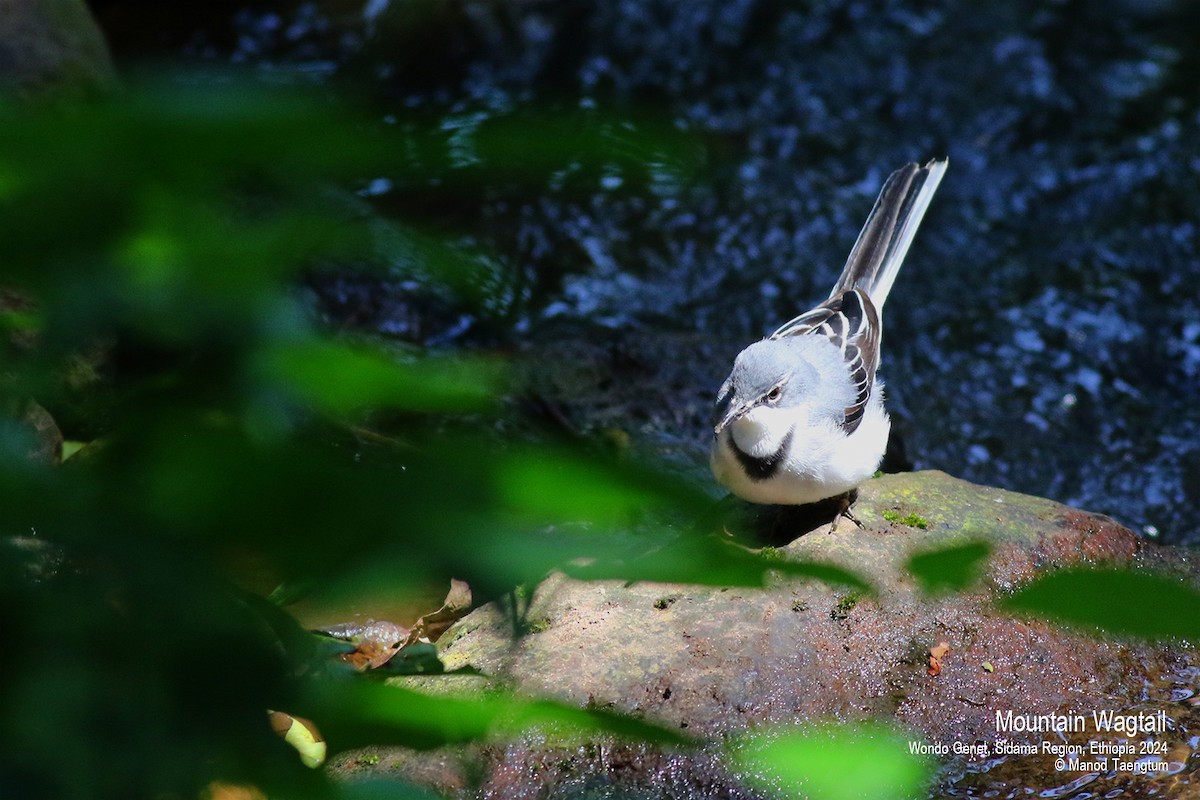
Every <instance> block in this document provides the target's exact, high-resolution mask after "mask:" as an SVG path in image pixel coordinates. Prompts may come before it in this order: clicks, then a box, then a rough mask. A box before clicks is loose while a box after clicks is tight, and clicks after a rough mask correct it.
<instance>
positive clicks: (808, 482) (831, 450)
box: [710, 402, 891, 505]
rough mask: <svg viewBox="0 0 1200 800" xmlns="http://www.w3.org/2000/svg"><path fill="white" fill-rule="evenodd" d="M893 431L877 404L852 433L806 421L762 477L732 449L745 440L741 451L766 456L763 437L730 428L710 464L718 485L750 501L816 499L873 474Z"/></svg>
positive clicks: (775, 502)
mask: <svg viewBox="0 0 1200 800" xmlns="http://www.w3.org/2000/svg"><path fill="white" fill-rule="evenodd" d="M731 427H732V426H731ZM890 429H891V422H890V420H889V419H888V416H887V412H885V411H884V410H883V407H882V404H881V403H877V402H872V403H869V404H868V405H867V408H866V412H865V413H864V415H863V418H862V421H861V422H860V423H859V426H858V428H857V429H856V430H855V431H854V433H852V434H851V435H850V436H849V437H847V436H846V435H845V433H844V432H843V431H842V430H841V428H840V427H836V426H832V425H806V426H804V427H803V428H802V429H798V430H797V431H796V433H795V434H794V438H793V441H792V442H791V446H790V447H789V448H788V450H787V454H786V456H785V457H784V459H783V462H782V463H781V464H779V466H778V468H777V469H776V470H775V471H774V473H773V474H772V475H771V476H770V477H768V478H764V479H755V478H753V477H751V476H750V475H749V474H747V472H746V470H745V469H744V468H743V466H742V464H741V463H740V462H739V460H738V458H737V455H736V453H735V452H734V447H735V446H737V445H738V443H741V444H745V445H749V446H750V447H753V449H750V447H747V448H746V449H743V452H746V453H748V454H749V455H751V456H754V457H756V458H761V457H763V456H764V455H768V454H769V453H770V451H766V452H763V451H764V450H765V447H763V446H762V444H761V438H759V439H755V438H754V437H753V435H752V434H753V431H748V432H747V433H745V434H744V435H739V434H737V433H735V432H734V431H732V430H730V429H726V430H725V431H723V432H722V433H721V435H720V436H719V437H717V438H716V439H715V440H714V441H713V447H712V452H711V455H710V465H711V466H712V470H713V474H714V475H715V476H716V478H717V480H718V481H719V482H720V483H722V484H723V485H724V486H725V487H727V488H728V489H729V490H730V491H731V492H733V493H734V494H736V495H737V496H738V497H741V498H742V499H744V500H749V501H750V502H752V503H766V504H772V505H803V504H805V503H815V502H817V501H819V500H824V499H826V498H829V497H836V496H838V495H840V494H843V493H845V492H848V491H850V490H851V489H854V488H855V487H857V486H858V485H859V484H861V483H862V482H863V481H865V480H866V479H867V478H869V477H871V476H872V475H873V474H874V473H875V471H876V470H877V469H879V464H880V462H881V461H882V460H883V454H884V450H885V449H886V448H887V440H888V433H889V431H890ZM756 445H757V446H756ZM755 451H757V452H755Z"/></svg>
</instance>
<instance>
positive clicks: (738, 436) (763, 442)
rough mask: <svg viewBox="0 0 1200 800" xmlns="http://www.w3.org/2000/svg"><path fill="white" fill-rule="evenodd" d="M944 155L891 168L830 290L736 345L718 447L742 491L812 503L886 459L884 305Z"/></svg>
mask: <svg viewBox="0 0 1200 800" xmlns="http://www.w3.org/2000/svg"><path fill="white" fill-rule="evenodd" d="M946 164H947V161H946V159H944V158H943V159H940V160H934V161H930V162H929V163H928V164H926V165H925V166H923V167H921V166H918V165H916V164H907V165H905V166H903V167H901V168H900V169H898V170H896V171H895V172H893V173H892V175H891V176H890V177H889V178H888V179H887V181H886V182H885V183H884V184H883V189H882V190H881V191H880V193H879V199H877V200H876V201H875V207H874V208H873V209H871V214H870V216H868V217H867V223H866V225H864V226H863V229H862V232H861V233H860V234H859V235H858V241H857V242H855V243H854V249H853V250H851V251H850V257H849V259H847V260H846V267H845V269H843V270H842V277H841V278H839V279H838V282H837V285H836V286H834V287H833V292H832V293H831V294H830V295H829V299H828V300H826V301H825V302H823V303H821V304H820V305H819V306H817V307H816V308H814V309H813V310H811V311H808V312H806V313H804V314H801V315H800V316H798V317H796V318H795V319H793V320H791V321H790V322H788V323H786V324H785V325H783V326H782V327H780V328H779V330H777V331H775V332H774V333H772V334H771V335H770V336H768V337H767V338H766V339H763V340H762V341H761V342H755V343H754V344H752V345H750V346H749V347H747V348H746V349H745V350H743V351H742V352H741V353H739V354H738V357H737V359H736V360H735V361H734V362H733V371H732V372H731V373H730V374H729V377H728V378H727V379H726V381H725V383H724V384H723V385H722V386H721V391H720V394H719V396H718V398H717V407H716V418H715V419H716V424H715V426H714V428H713V443H712V451H711V454H710V459H709V461H710V464H711V466H712V471H713V474H714V475H715V476H716V478H717V480H718V481H720V482H721V483H722V484H724V485H725V486H726V487H727V488H728V489H729V490H730V491H732V492H733V493H734V494H736V495H738V496H739V497H741V498H742V499H744V500H749V501H751V502H754V503H770V504H776V505H802V504H805V503H815V502H817V501H819V500H824V499H826V498H830V497H837V496H838V495H841V494H845V493H846V492H849V491H851V490H852V489H854V488H856V487H857V486H858V485H859V484H860V483H862V482H863V481H865V480H866V479H867V478H869V477H871V475H873V474H874V473H875V471H876V470H877V469H879V464H880V462H881V461H882V460H883V454H884V450H885V449H886V448H887V441H888V432H889V431H890V429H891V420H889V419H888V415H887V411H885V410H884V407H883V384H882V382H881V381H879V380H877V379H876V377H875V370H876V368H878V366H879V342H880V337H881V335H882V324H881V322H880V319H881V312H882V311H883V304H884V301H886V300H887V296H888V292H889V291H891V288H892V283H893V282H894V281H895V280H896V273H897V272H899V270H900V264H901V263H903V261H904V256H905V254H906V253H908V248H909V245H911V244H912V240H913V236H915V235H916V232H917V227H918V226H919V225H920V224H921V218H922V217H924V216H925V210H926V209H927V208H928V207H929V201H930V200H932V199H933V194H934V192H936V191H937V187H938V183H940V182H941V180H942V174H943V173H944V172H945V171H946Z"/></svg>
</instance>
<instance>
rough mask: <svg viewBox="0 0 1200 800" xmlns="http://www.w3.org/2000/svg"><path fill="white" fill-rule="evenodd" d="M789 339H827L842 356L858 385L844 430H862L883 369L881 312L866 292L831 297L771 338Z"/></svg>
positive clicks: (847, 369) (846, 416)
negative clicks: (861, 424)
mask: <svg viewBox="0 0 1200 800" xmlns="http://www.w3.org/2000/svg"><path fill="white" fill-rule="evenodd" d="M787 336H824V337H826V338H827V339H829V341H830V342H831V343H832V344H833V346H834V347H836V348H837V349H838V352H840V353H841V354H842V363H843V364H844V365H845V367H846V377H847V378H848V379H849V381H850V382H851V383H852V384H853V385H854V388H855V399H854V402H853V403H852V404H851V405H849V406H846V408H845V417H844V418H843V420H842V428H843V429H844V430H845V431H846V433H847V434H850V433H854V431H855V430H857V429H858V423H859V422H860V421H862V416H863V411H864V410H865V409H866V407H867V400H868V399H869V398H870V397H871V390H872V388H873V387H874V385H875V370H876V368H877V367H878V366H879V338H880V326H879V313H878V312H877V311H876V310H875V305H874V304H873V303H872V302H871V298H870V296H869V295H868V294H867V292H866V291H865V290H864V289H861V288H859V289H851V290H849V291H846V292H842V293H841V294H839V295H836V296H834V297H831V298H829V299H828V300H826V301H825V302H824V303H821V305H819V306H817V307H816V308H814V309H813V310H812V311H807V312H805V313H803V314H801V315H800V316H798V317H796V318H795V319H793V320H791V321H790V322H787V323H785V324H784V325H783V326H782V327H780V328H779V330H777V331H775V332H774V333H772V334H771V336H770V337H769V338H771V339H782V338H784V337H787Z"/></svg>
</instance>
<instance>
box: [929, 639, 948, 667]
mask: <svg viewBox="0 0 1200 800" xmlns="http://www.w3.org/2000/svg"><path fill="white" fill-rule="evenodd" d="M949 652H950V643H949V642H938V643H937V644H936V645H934V646H933V647H931V648H929V674H930V675H941V674H942V659H943V658H945V657H946V654H947V653H949Z"/></svg>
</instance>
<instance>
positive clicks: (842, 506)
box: [829, 489, 867, 533]
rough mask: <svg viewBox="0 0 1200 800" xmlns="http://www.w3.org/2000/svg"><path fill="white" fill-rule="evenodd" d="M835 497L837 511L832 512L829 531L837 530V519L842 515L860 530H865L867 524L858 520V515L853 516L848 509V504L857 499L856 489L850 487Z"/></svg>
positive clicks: (850, 504)
mask: <svg viewBox="0 0 1200 800" xmlns="http://www.w3.org/2000/svg"><path fill="white" fill-rule="evenodd" d="M836 499H837V503H838V507H837V513H836V514H834V516H833V522H832V523H830V525H829V532H830V533H834V532H835V531H836V530H837V527H838V521H839V520H840V519H841V518H842V517H845V518H846V519H848V520H850V521H851V522H853V523H854V524H855V526H857V527H858V529H859V530H860V531H862V530H866V529H867V526H866V525H863V524H862V523H861V522H859V521H858V517H856V516H854V514H853V513H852V512H851V511H850V506H852V505H854V503H855V502H856V501H857V500H858V489H851V490H850V491H848V492H846V493H845V494H843V495H841V496H839V497H837V498H836Z"/></svg>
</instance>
